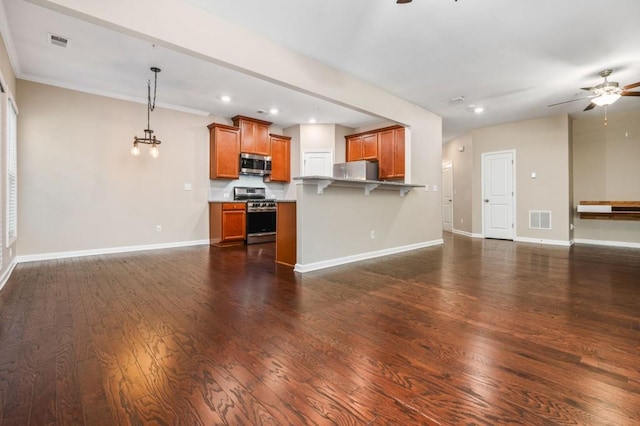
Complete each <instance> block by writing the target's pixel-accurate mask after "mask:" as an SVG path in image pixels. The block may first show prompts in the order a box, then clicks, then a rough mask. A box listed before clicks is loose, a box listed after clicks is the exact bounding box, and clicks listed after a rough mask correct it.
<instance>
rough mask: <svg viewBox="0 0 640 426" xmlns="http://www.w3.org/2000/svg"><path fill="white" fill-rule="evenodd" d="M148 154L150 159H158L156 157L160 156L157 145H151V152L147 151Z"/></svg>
mask: <svg viewBox="0 0 640 426" xmlns="http://www.w3.org/2000/svg"><path fill="white" fill-rule="evenodd" d="M149 154H151V157H153V158H158V156H159V155H160V150H159V149H158V145H156V144H153V145H151V151H149Z"/></svg>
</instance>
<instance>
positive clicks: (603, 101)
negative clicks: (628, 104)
mask: <svg viewBox="0 0 640 426" xmlns="http://www.w3.org/2000/svg"><path fill="white" fill-rule="evenodd" d="M620 97H621V95H620V94H619V93H609V94H605V95H600V96H598V97H596V98H593V99H591V102H593V103H594V104H596V105H598V106H605V105H611V104H612V103H614V102H615V101H617V100H618V99H620Z"/></svg>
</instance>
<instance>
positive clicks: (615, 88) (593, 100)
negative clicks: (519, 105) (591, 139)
mask: <svg viewBox="0 0 640 426" xmlns="http://www.w3.org/2000/svg"><path fill="white" fill-rule="evenodd" d="M612 72H613V71H612V70H602V71H600V72H599V73H598V74H599V75H600V77H602V78H604V81H603V82H602V83H600V84H598V85H596V86H593V87H582V88H581V89H582V90H586V91H588V92H591V93H592V94H591V95H589V96H587V97H584V98H577V99H571V100H569V101H564V102H558V103H555V104H551V105H547V106H550V107H552V106H556V105H561V104H566V103H569V102H575V101H579V100H582V99H590V103H589V105H587V107H586V108H585V109H584V110H583V111H589V110H592V109H594V108H595V107H597V106H602V107H604V125H605V126H606V125H607V107H608V106H609V105H612V104H613V103H614V102H616V101H617V100H618V99H620V98H621V97H622V96H640V92H632V91H631V89H634V88H636V87H638V86H640V81H639V82H637V83H632V84H627V85H626V86H624V87H622V88H620V85H619V84H618V83H617V82H615V81H609V80H607V77H609V76H610V75H611V73H612Z"/></svg>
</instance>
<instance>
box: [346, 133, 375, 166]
mask: <svg viewBox="0 0 640 426" xmlns="http://www.w3.org/2000/svg"><path fill="white" fill-rule="evenodd" d="M346 145H347V161H358V160H377V159H378V133H377V132H367V133H359V134H356V135H349V136H346Z"/></svg>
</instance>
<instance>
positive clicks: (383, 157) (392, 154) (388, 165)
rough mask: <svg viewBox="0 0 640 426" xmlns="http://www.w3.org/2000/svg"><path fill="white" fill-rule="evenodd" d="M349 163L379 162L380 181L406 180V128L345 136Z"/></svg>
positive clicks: (394, 127)
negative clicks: (361, 161)
mask: <svg viewBox="0 0 640 426" xmlns="http://www.w3.org/2000/svg"><path fill="white" fill-rule="evenodd" d="M345 138H346V150H347V152H346V158H347V161H359V160H373V161H378V179H402V178H404V166H405V164H404V127H402V126H392V127H385V128H383V129H377V130H372V131H369V132H363V133H357V134H354V135H348V136H345Z"/></svg>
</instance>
